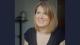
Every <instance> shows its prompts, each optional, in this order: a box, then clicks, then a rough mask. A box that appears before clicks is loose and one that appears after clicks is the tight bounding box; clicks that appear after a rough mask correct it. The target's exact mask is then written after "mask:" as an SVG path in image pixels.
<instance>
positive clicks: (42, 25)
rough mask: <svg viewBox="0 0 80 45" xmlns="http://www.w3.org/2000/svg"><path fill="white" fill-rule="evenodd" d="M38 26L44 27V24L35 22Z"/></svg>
mask: <svg viewBox="0 0 80 45" xmlns="http://www.w3.org/2000/svg"><path fill="white" fill-rule="evenodd" d="M37 26H38V27H45V26H46V25H45V24H37Z"/></svg>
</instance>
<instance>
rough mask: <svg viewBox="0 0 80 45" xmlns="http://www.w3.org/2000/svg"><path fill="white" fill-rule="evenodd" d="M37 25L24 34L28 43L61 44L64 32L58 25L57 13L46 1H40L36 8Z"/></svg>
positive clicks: (35, 21)
mask: <svg viewBox="0 0 80 45" xmlns="http://www.w3.org/2000/svg"><path fill="white" fill-rule="evenodd" d="M34 13H35V15H34V23H35V27H34V28H30V29H28V31H27V32H26V33H25V34H24V38H25V42H27V43H28V45H59V44H60V42H62V41H63V40H64V33H63V30H61V29H60V28H59V27H58V20H57V15H55V14H54V10H53V8H52V7H51V5H49V4H48V3H47V2H46V1H40V2H39V3H38V4H37V5H36V7H35V9H34Z"/></svg>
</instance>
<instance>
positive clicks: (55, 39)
mask: <svg viewBox="0 0 80 45" xmlns="http://www.w3.org/2000/svg"><path fill="white" fill-rule="evenodd" d="M64 35H65V30H63V29H61V28H59V27H58V28H56V29H55V32H52V33H51V37H50V38H49V41H48V43H47V45H59V44H60V42H61V41H63V40H64V37H65V36H64ZM24 38H25V40H26V41H27V42H28V44H29V45H37V40H36V31H35V28H30V29H28V31H26V32H25V34H24Z"/></svg>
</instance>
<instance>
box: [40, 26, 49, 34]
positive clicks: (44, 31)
mask: <svg viewBox="0 0 80 45" xmlns="http://www.w3.org/2000/svg"><path fill="white" fill-rule="evenodd" d="M47 30H48V29H47V28H43V27H40V28H39V32H41V33H46V34H48V32H47Z"/></svg>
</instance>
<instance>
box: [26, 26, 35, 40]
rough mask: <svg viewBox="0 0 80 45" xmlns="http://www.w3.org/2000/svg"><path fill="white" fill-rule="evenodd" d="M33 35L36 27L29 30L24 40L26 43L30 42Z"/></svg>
mask: <svg viewBox="0 0 80 45" xmlns="http://www.w3.org/2000/svg"><path fill="white" fill-rule="evenodd" d="M33 33H35V28H34V27H32V28H29V29H28V30H27V31H26V32H25V33H24V39H25V40H26V41H28V40H29V39H30V38H31V36H32V34H33Z"/></svg>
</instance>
